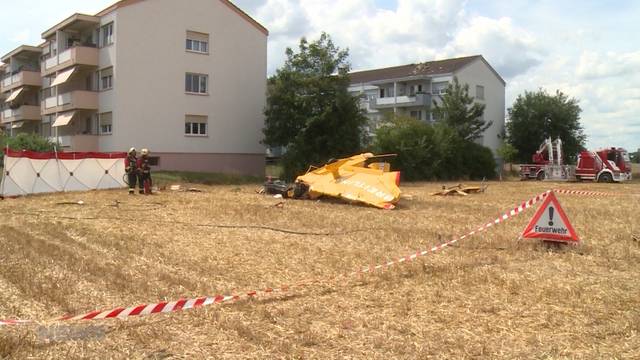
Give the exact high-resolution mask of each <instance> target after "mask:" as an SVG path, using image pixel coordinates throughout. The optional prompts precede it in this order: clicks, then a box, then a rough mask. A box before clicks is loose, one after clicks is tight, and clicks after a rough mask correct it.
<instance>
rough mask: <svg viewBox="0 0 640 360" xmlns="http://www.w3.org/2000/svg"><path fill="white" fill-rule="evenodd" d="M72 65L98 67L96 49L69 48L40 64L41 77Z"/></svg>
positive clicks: (84, 47)
mask: <svg viewBox="0 0 640 360" xmlns="http://www.w3.org/2000/svg"><path fill="white" fill-rule="evenodd" d="M73 65H88V66H96V67H97V66H98V49H97V48H96V47H91V46H76V47H72V48H69V49H67V50H65V51H63V52H61V53H60V54H58V55H57V56H53V57H50V58H48V59H47V60H45V61H43V62H42V67H41V72H42V76H46V75H51V74H53V73H54V72H56V71H59V70H62V69H65V68H67V67H69V66H73Z"/></svg>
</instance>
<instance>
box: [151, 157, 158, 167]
mask: <svg viewBox="0 0 640 360" xmlns="http://www.w3.org/2000/svg"><path fill="white" fill-rule="evenodd" d="M149 165H151V166H159V165H160V156H149Z"/></svg>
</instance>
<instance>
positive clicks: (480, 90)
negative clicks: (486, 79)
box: [476, 85, 484, 100]
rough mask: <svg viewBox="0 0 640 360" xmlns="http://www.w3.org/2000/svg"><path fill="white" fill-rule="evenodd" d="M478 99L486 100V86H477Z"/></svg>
mask: <svg viewBox="0 0 640 360" xmlns="http://www.w3.org/2000/svg"><path fill="white" fill-rule="evenodd" d="M476 99H478V100H484V86H482V85H476Z"/></svg>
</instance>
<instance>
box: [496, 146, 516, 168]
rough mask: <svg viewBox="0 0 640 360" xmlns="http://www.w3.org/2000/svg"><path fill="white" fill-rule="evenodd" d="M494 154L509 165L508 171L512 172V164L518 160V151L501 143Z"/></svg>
mask: <svg viewBox="0 0 640 360" xmlns="http://www.w3.org/2000/svg"><path fill="white" fill-rule="evenodd" d="M496 152H497V153H498V155H499V156H500V157H501V158H502V159H503V160H504V161H505V162H508V163H509V171H513V162H514V161H516V160H517V158H518V149H516V148H515V147H514V146H513V145H511V144H509V143H508V142H503V143H502V145H500V147H499V148H498V149H497V150H496Z"/></svg>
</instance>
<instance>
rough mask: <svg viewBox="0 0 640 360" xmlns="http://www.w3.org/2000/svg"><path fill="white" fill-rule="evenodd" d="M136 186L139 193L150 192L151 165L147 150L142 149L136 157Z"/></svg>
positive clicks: (148, 193)
mask: <svg viewBox="0 0 640 360" xmlns="http://www.w3.org/2000/svg"><path fill="white" fill-rule="evenodd" d="M137 164H138V174H139V178H138V187H139V189H140V194H145V195H150V194H151V165H150V163H149V150H148V149H142V150H141V151H140V158H139V159H138V163H137Z"/></svg>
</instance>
